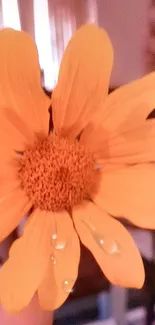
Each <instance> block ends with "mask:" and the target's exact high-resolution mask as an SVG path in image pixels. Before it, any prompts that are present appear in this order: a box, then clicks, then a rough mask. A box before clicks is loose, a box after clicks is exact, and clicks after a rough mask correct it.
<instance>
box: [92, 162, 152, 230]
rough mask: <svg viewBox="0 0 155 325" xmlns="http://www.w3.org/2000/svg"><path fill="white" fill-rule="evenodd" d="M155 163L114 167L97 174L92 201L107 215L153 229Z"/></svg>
mask: <svg viewBox="0 0 155 325" xmlns="http://www.w3.org/2000/svg"><path fill="white" fill-rule="evenodd" d="M154 184H155V166H154V164H144V165H143V164H142V165H134V166H130V167H128V166H126V167H123V168H119V167H115V168H113V169H111V170H109V171H107V172H105V173H102V174H101V182H100V188H99V191H98V194H97V195H96V196H95V197H94V198H93V200H94V202H95V203H96V204H97V205H98V206H99V207H101V208H103V209H104V210H106V211H107V212H108V213H109V214H111V215H113V216H115V217H123V218H126V219H128V220H129V221H131V222H132V223H134V224H135V225H137V226H140V227H144V228H151V229H155V200H154Z"/></svg>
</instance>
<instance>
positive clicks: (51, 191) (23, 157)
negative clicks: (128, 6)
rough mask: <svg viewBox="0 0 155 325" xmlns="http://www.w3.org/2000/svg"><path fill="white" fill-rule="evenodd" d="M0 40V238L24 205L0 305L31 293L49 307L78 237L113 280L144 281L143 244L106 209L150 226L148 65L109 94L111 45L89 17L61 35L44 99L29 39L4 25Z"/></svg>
mask: <svg viewBox="0 0 155 325" xmlns="http://www.w3.org/2000/svg"><path fill="white" fill-rule="evenodd" d="M0 48H1V50H0V71H1V75H0V78H1V83H0V141H1V145H0V157H1V159H0V240H3V239H4V238H5V237H6V236H7V235H8V234H9V233H10V232H11V231H12V230H13V229H14V228H15V227H16V226H17V225H18V224H19V223H20V221H21V220H22V218H23V217H24V216H25V215H26V214H28V213H29V214H30V216H29V217H28V219H27V222H26V225H25V227H24V232H23V235H22V236H21V237H20V238H19V239H18V240H16V241H15V242H14V244H13V245H12V247H11V250H10V254H9V258H8V260H7V262H6V263H5V264H4V265H3V267H2V269H1V272H0V301H1V303H2V304H3V306H4V308H5V309H6V310H7V311H19V310H21V309H23V308H24V307H26V306H27V305H28V304H29V302H30V300H31V299H32V297H33V295H34V294H35V293H36V292H37V294H38V298H39V302H40V306H41V307H42V308H43V309H45V310H53V309H55V308H58V307H59V306H60V305H61V304H62V303H63V302H64V301H65V300H66V299H67V296H68V295H69V293H70V292H71V291H72V288H73V286H74V283H75V281H76V279H77V275H78V266H79V260H80V241H79V239H80V240H81V241H82V243H83V244H84V245H85V246H86V247H87V248H88V249H89V250H90V251H91V252H92V254H93V255H94V257H95V259H96V260H97V262H98V264H99V265H100V267H101V269H102V270H103V272H104V274H105V275H106V277H107V278H108V279H109V280H110V281H111V282H112V283H114V284H118V285H122V286H127V287H137V288H139V287H141V286H142V285H143V281H144V269H143V263H142V260H141V257H140V253H139V251H138V249H137V248H136V246H135V244H134V242H133V240H132V238H131V236H130V235H129V233H128V232H127V230H126V229H125V228H124V227H123V225H122V224H121V223H120V222H119V221H117V220H116V219H114V218H112V216H114V217H125V218H127V219H129V220H130V221H132V222H134V223H135V224H137V225H139V226H142V227H151V228H153V227H155V218H154V215H155V200H154V191H153V185H152V184H155V168H154V166H153V164H151V162H152V161H154V159H155V150H154V142H155V141H154V138H155V137H154V133H155V127H154V121H153V120H152V121H151V120H147V121H146V118H147V116H148V114H149V113H150V112H151V111H152V110H153V108H154V106H155V92H154V85H155V73H152V74H150V75H148V76H146V77H144V78H142V79H140V80H138V81H135V82H133V83H131V84H129V85H126V86H123V87H121V88H120V89H118V90H116V91H115V92H113V93H112V94H111V95H109V96H108V97H107V94H108V85H109V79H110V74H111V69H112V62H113V50H112V46H111V43H110V41H109V38H108V36H107V34H106V32H105V31H104V30H102V29H100V28H98V27H96V26H93V25H86V26H84V27H82V28H80V29H79V30H78V31H77V33H76V34H75V35H74V36H73V38H72V39H71V41H70V42H69V45H68V47H67V49H66V51H65V54H64V57H63V59H62V63H61V67H60V73H59V78H58V84H57V86H56V88H55V89H54V91H53V94H52V101H51V100H50V99H49V98H48V97H47V96H46V95H45V93H44V92H43V90H42V87H41V83H40V68H39V62H38V54H37V50H36V47H35V45H34V43H33V41H32V40H31V38H30V37H29V36H28V35H27V34H25V33H24V32H17V31H13V30H10V29H5V30H2V31H1V32H0ZM50 105H52V114H53V125H54V128H53V130H51V129H50V128H49V124H50V113H49V112H50V111H49V107H50ZM131 265H134V270H133V271H132V270H131V269H130V266H131Z"/></svg>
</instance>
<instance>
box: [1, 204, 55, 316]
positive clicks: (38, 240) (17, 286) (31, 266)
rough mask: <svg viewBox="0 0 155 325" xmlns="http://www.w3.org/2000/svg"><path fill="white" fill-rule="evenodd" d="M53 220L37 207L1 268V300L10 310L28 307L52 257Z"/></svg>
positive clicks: (6, 308) (5, 307)
mask: <svg viewBox="0 0 155 325" xmlns="http://www.w3.org/2000/svg"><path fill="white" fill-rule="evenodd" d="M52 224H53V223H52V220H51V219H50V218H49V217H48V214H47V213H46V212H41V211H38V210H35V211H34V212H33V213H32V215H31V216H30V217H29V219H28V221H27V223H26V225H25V228H24V233H23V236H22V237H20V238H19V239H17V240H16V241H15V242H14V244H13V245H12V247H11V249H10V254H9V259H8V260H7V262H6V263H5V264H4V265H3V267H2V269H1V272H0V300H1V303H2V305H3V307H4V309H5V310H7V311H8V312H16V311H20V310H21V309H23V308H24V307H26V306H27V305H28V304H29V302H30V300H31V299H32V297H33V295H34V293H35V292H36V290H37V288H38V285H39V284H40V283H41V281H42V279H43V276H44V274H45V271H46V268H47V265H48V261H49V259H50V237H49V234H50V231H51V226H52ZM10 271H11V272H10Z"/></svg>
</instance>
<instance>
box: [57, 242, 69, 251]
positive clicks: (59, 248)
mask: <svg viewBox="0 0 155 325" xmlns="http://www.w3.org/2000/svg"><path fill="white" fill-rule="evenodd" d="M65 247H66V242H63V241H62V242H61V241H58V242H57V243H56V244H55V246H54V248H55V249H57V250H60V251H61V250H63V249H65Z"/></svg>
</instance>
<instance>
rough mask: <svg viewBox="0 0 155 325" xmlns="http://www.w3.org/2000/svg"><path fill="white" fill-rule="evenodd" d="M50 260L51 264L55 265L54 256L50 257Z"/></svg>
mask: <svg viewBox="0 0 155 325" xmlns="http://www.w3.org/2000/svg"><path fill="white" fill-rule="evenodd" d="M50 259H51V261H52V263H53V264H54V265H55V264H56V262H57V261H56V258H55V256H54V255H51V257H50Z"/></svg>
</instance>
